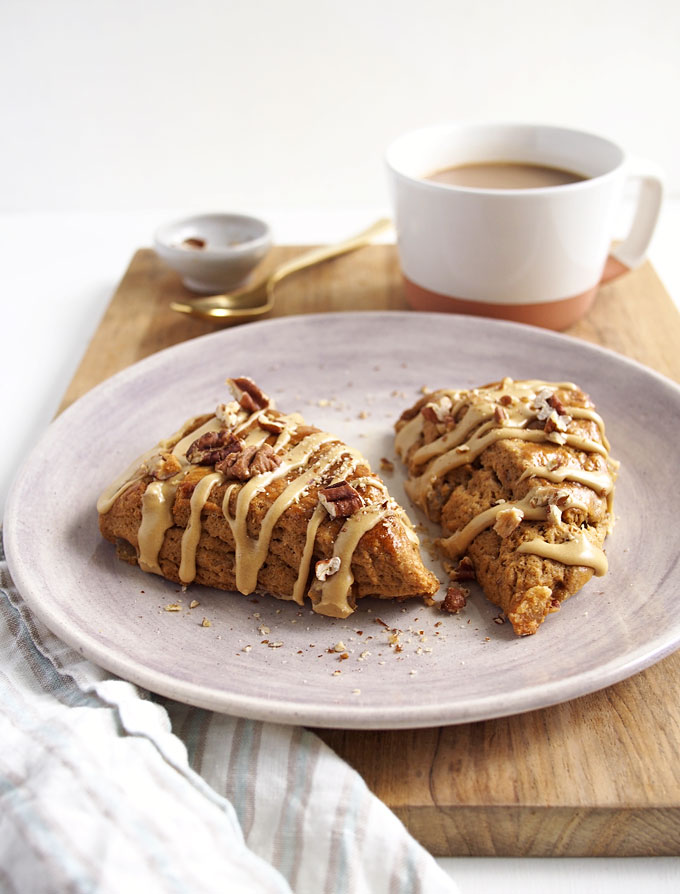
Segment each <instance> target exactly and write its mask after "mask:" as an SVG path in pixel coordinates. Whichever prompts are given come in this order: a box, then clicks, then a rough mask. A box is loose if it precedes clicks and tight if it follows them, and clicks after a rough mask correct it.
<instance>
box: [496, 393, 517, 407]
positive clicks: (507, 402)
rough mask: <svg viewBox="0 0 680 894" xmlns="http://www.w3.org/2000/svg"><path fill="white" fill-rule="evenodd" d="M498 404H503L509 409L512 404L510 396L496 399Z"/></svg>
mask: <svg viewBox="0 0 680 894" xmlns="http://www.w3.org/2000/svg"><path fill="white" fill-rule="evenodd" d="M498 403H499V404H503V406H504V407H511V406H512V405H513V403H514V399H513V396H512V394H502V395H501V396H500V397H499V398H498Z"/></svg>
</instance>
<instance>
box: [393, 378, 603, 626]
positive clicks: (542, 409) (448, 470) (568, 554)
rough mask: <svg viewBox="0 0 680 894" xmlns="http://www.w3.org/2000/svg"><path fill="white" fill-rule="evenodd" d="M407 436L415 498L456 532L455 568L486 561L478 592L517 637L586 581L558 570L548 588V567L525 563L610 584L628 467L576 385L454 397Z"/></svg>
mask: <svg viewBox="0 0 680 894" xmlns="http://www.w3.org/2000/svg"><path fill="white" fill-rule="evenodd" d="M396 428H397V435H396V441H395V443H396V450H397V453H398V454H399V455H400V456H401V458H402V459H403V460H404V462H405V463H406V464H407V466H408V472H409V480H408V481H407V483H406V491H407V493H408V495H409V497H410V498H411V499H412V500H413V502H414V503H415V504H416V505H418V506H419V507H420V508H421V509H422V510H423V511H424V512H425V513H426V515H428V517H429V518H431V519H432V520H433V521H436V522H439V523H440V524H441V525H442V527H443V529H444V533H445V536H443V537H442V538H441V539H439V540H438V541H437V546H438V547H439V549H440V550H441V552H442V553H443V554H444V556H445V557H446V558H447V559H449V560H456V559H459V558H460V557H461V556H463V555H465V554H466V553H468V554H469V555H470V556H471V558H472V559H473V561H475V560H476V561H475V565H476V567H477V578H478V580H480V583H481V584H482V586H483V587H484V589H485V591H486V593H487V595H488V596H489V598H490V599H491V600H492V601H494V602H497V604H499V605H501V607H503V608H504V610H506V612H507V613H508V615H509V617H510V619H511V621H512V622H513V626H514V627H515V629H516V631H517V632H519V633H533V632H535V630H536V629H537V627H538V624H539V623H541V621H542V620H543V617H544V616H545V614H547V613H548V612H549V611H552V610H556V609H557V608H558V607H559V603H560V602H561V601H563V600H564V599H565V598H566V597H567V596H568V595H571V593H573V592H575V590H576V589H578V588H579V587H580V586H581V585H582V583H583V582H585V581H581V582H580V583H579V585H578V586H576V583H577V580H576V578H577V577H578V575H577V573H576V572H575V571H574V570H572V571H571V572H567V573H565V572H559V573H557V574H556V573H555V567H554V566H551V567H550V572H549V574H547V576H546V581H547V578H550V581H549V583H550V586H547V585H545V584H546V581H544V580H543V579H542V578H541V573H542V571H541V567H540V562H534V563H528V564H527V562H526V561H523V559H520V560H519V561H518V560H517V559H516V558H514V557H515V556H520V557H524V556H534V557H536V558H537V559H539V560H542V559H547V560H551V561H552V562H553V563H559V564H560V565H561V566H569V567H570V568H571V569H576V568H580V569H582V571H583V572H585V576H586V578H587V576H589V575H591V574H592V573H595V574H597V575H602V574H605V573H606V571H607V559H606V556H605V553H604V551H603V549H602V542H603V541H604V537H605V536H606V534H607V533H609V532H610V531H611V527H612V524H613V514H612V508H613V507H612V501H613V491H614V481H615V478H616V474H617V469H618V463H616V462H615V461H614V460H612V459H611V458H610V456H609V443H608V441H607V437H606V434H605V427H604V422H603V420H602V418H601V417H600V416H599V415H598V413H597V412H596V411H595V409H594V407H593V405H592V403H591V402H590V401H589V400H588V398H587V396H586V395H585V394H584V393H583V392H582V391H581V390H580V389H579V388H578V387H577V386H576V385H574V384H572V383H571V382H557V383H555V382H545V381H541V380H530V381H513V380H512V379H504V380H503V381H502V382H497V383H493V384H491V385H488V386H484V387H482V388H475V389H471V390H463V389H460V390H455V389H450V390H448V389H442V390H439V391H435V392H432V393H431V394H428V395H427V396H426V397H424V398H422V399H421V400H420V401H419V402H418V403H417V404H416V405H415V406H414V407H413V408H412V409H411V410H408V411H406V413H404V414H403V416H402V417H401V419H400V420H399V422H398V423H397V426H396ZM492 532H493V533H492ZM494 563H495V567H494ZM494 574H495V575H496V579H494ZM503 576H505V578H507V580H503V581H501V578H503ZM583 576H584V575H583V574H581V577H583ZM530 591H531V595H530V597H528V598H525V594H526V593H528V592H530ZM538 603H540V605H539V604H538Z"/></svg>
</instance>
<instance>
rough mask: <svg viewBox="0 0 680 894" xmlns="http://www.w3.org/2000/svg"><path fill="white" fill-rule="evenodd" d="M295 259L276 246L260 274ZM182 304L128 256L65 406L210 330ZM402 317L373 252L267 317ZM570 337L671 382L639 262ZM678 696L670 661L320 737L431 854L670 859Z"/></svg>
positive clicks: (292, 291)
mask: <svg viewBox="0 0 680 894" xmlns="http://www.w3.org/2000/svg"><path fill="white" fill-rule="evenodd" d="M303 250H304V249H303V248H302V247H295V248H291V247H277V248H276V249H275V250H273V251H272V253H271V255H270V256H269V257H268V258H267V260H266V262H265V264H264V265H263V269H262V270H261V271H260V272H264V270H265V269H266V268H268V267H269V266H271V265H273V264H276V263H278V262H279V261H281V260H283V259H285V258H289V257H292V256H294V255H295V254H297V253H299V252H301V251H303ZM187 297H191V296H190V294H189V293H188V292H186V290H185V289H184V288H183V286H182V285H181V283H180V281H179V279H178V277H177V276H176V275H175V274H173V273H172V272H171V271H169V270H168V269H167V268H165V267H164V266H163V265H162V263H161V262H160V261H159V260H158V259H157V257H156V255H155V254H154V252H153V251H151V250H150V249H141V250H140V251H138V252H137V253H136V255H135V256H134V258H133V259H132V262H131V264H130V267H129V269H128V271H127V272H126V274H125V276H124V278H123V280H122V281H121V283H120V285H119V287H118V289H117V291H116V293H115V294H114V296H113V298H112V301H111V303H110V305H109V307H108V308H107V310H106V312H105V314H104V316H103V318H102V320H101V323H100V325H99V327H98V329H97V331H96V333H95V335H94V337H93V339H92V341H91V343H90V345H89V346H88V348H87V350H86V352H85V354H84V357H83V360H82V363H81V365H80V367H79V369H78V371H77V373H76V375H75V377H74V379H73V381H72V382H71V384H70V386H69V388H68V390H67V392H66V394H65V396H64V401H63V403H62V407H61V408H62V409H63V408H64V407H66V406H68V404H70V403H72V402H73V401H74V400H76V399H77V398H78V397H80V396H81V395H82V394H84V393H85V392H86V391H88V390H89V389H90V388H92V387H93V386H94V385H96V384H97V383H98V382H100V381H102V380H103V379H105V378H107V377H109V376H110V375H113V374H114V373H115V372H118V371H119V370H120V369H123V368H124V367H126V366H128V365H129V364H131V363H134V362H135V361H137V360H139V359H141V358H142V357H145V356H147V355H149V354H151V353H153V352H155V351H158V350H160V349H162V348H166V347H169V346H171V345H173V344H176V343H178V342H180V341H185V340H186V339H189V338H194V337H196V336H199V335H202V334H204V333H206V332H212V331H214V329H215V325H214V324H212V323H209V322H203V321H199V320H194V319H189V318H187V317H185V316H181V315H179V314H177V313H175V312H173V311H171V310H170V309H169V307H168V304H169V302H170V301H171V300H173V299H186V298H187ZM404 309H407V305H406V301H405V299H404V295H403V291H402V287H401V280H400V274H399V269H398V264H397V259H396V252H395V249H394V247H393V246H390V245H383V246H371V247H369V248H366V249H362V250H361V251H358V252H356V253H354V254H352V255H348V256H345V257H342V258H338V259H336V260H334V261H329V262H327V263H326V264H324V265H322V266H320V267H318V268H316V269H312V270H308V271H305V272H303V273H300V274H298V275H296V276H294V277H292V278H291V279H290V280H288V281H286V282H283V283H282V284H281V285H280V286H279V288H278V289H277V293H276V306H275V308H274V311H273V313H272V314H271V315H272V316H283V315H289V314H300V313H318V312H323V311H357V310H404ZM567 334H569V335H572V336H574V337H577V338H581V339H585V340H586V341H590V342H593V343H595V344H599V345H603V346H605V347H607V348H611V349H612V350H614V351H617V352H619V353H622V354H626V355H628V356H629V357H633V358H634V359H636V360H638V361H639V362H641V363H644V364H645V365H647V366H650V367H652V368H654V369H656V370H658V371H659V372H661V373H663V374H665V375H666V376H668V377H670V378H672V379H674V380H675V381H680V314H678V312H677V310H676V308H675V306H674V304H673V302H672V301H671V300H670V298H669V296H668V295H667V294H666V292H665V290H664V288H663V286H662V284H661V283H660V281H659V279H658V277H657V276H656V274H655V272H654V270H653V269H652V267H651V266H650V265H649V264H645V265H644V266H643V267H641V268H640V269H639V270H636V271H633V272H631V273H628V274H626V275H625V276H623V277H621V278H620V279H617V280H615V281H613V282H610V283H608V284H607V285H605V286H603V287H602V288H601V289H600V290H599V292H598V295H597V298H596V301H595V304H594V306H593V308H592V310H591V311H590V313H589V314H588V316H587V317H586V318H585V319H583V320H582V321H580V322H579V323H578V324H577V325H576V326H575V327H573V328H572V329H570V330H568V333H567ZM679 596H680V594H679ZM451 685H452V686H455V680H452V681H451ZM678 692H680V653H676V654H675V655H671V656H670V657H669V658H666V659H665V660H664V661H662V662H660V663H659V664H657V665H655V666H654V667H652V668H649V669H648V670H646V671H644V672H642V673H639V674H637V675H636V676H634V677H632V678H630V679H629V680H626V681H624V682H622V683H618V684H616V685H614V686H611V687H609V688H607V689H605V690H603V691H601V692H597V693H594V694H592V695H589V696H585V697H583V698H580V699H576V700H574V701H571V702H568V703H566V704H563V705H557V706H555V707H552V708H547V709H544V710H541V711H534V712H531V713H528V714H522V715H518V716H515V717H507V718H501V719H499V720H491V721H485V722H479V723H472V724H465V725H461V726H447V727H441V728H439V729H426V730H396V731H386V732H385V731H366V732H361V731H345V730H317V732H318V734H319V735H320V736H321V738H322V739H324V741H325V742H327V743H328V744H329V745H330V746H331V747H332V748H334V749H335V750H336V751H337V752H338V753H339V754H340V755H342V757H344V758H345V759H346V760H347V761H348V762H349V763H350V764H351V765H352V766H354V767H355V768H356V769H357V770H358V771H359V772H360V773H361V774H362V776H363V778H364V779H365V780H366V782H367V784H368V786H369V787H370V788H371V789H372V790H373V791H374V792H375V793H376V794H377V795H378V797H380V798H381V799H382V800H383V801H384V802H385V803H386V804H387V805H388V806H389V807H390V808H391V809H392V810H394V811H395V813H396V814H397V815H398V816H399V817H400V818H401V819H402V820H403V822H404V823H405V824H406V826H407V827H408V828H409V829H410V831H411V832H412V833H413V834H414V835H415V837H416V838H418V839H419V840H420V841H421V842H422V843H423V844H424V845H425V846H426V847H427V848H428V849H429V850H430V851H431V852H432V853H433V854H435V855H437V856H456V855H478V856H484V855H488V856H501V855H505V856H508V855H509V856H604V855H608V856H652V855H654V856H661V855H678V854H680V704H679V703H678V701H679V700H678Z"/></svg>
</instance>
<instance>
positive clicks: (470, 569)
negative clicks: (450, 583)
mask: <svg viewBox="0 0 680 894" xmlns="http://www.w3.org/2000/svg"><path fill="white" fill-rule="evenodd" d="M451 580H477V575H476V574H475V566H474V564H473V562H472V559H471V558H470V556H463V558H462V559H461V560H460V562H459V563H458V567H457V568H456V569H455V571H454V572H453V574H452V575H451Z"/></svg>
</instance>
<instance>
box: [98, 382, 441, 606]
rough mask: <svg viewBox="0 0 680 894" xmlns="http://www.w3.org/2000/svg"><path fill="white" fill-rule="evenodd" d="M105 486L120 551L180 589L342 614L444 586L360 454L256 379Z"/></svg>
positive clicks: (427, 596)
mask: <svg viewBox="0 0 680 894" xmlns="http://www.w3.org/2000/svg"><path fill="white" fill-rule="evenodd" d="M229 383H230V386H231V388H232V391H233V394H234V400H232V401H230V402H229V403H226V404H222V405H220V406H219V407H218V408H217V410H216V412H215V413H211V414H208V415H205V416H198V417H196V418H194V419H191V420H189V421H188V422H187V423H185V425H184V426H182V428H181V429H180V430H179V431H178V432H177V433H176V434H174V435H172V436H171V437H170V438H168V439H167V440H165V441H161V442H160V443H159V444H157V445H156V446H155V447H154V448H153V449H151V450H150V451H149V452H148V453H147V454H145V455H144V456H142V457H140V458H139V459H138V460H137V461H135V462H134V463H133V465H132V466H131V467H130V468H129V469H128V470H127V471H126V472H125V473H124V474H123V475H122V476H121V477H120V478H119V479H118V480H117V481H115V482H113V484H112V485H111V486H110V487H109V488H108V489H107V490H106V492H105V493H104V494H102V496H101V497H100V499H99V501H98V503H97V509H98V511H99V527H100V530H101V533H102V534H103V536H104V537H105V538H106V539H107V540H110V541H111V542H113V543H115V544H116V545H117V548H118V555H119V556H120V558H122V559H124V560H126V561H129V562H131V563H136V564H138V565H139V567H140V568H141V569H142V570H144V571H148V572H152V573H155V574H159V575H161V576H163V577H166V578H168V579H169V580H172V581H176V582H177V583H180V584H184V585H187V584H191V583H193V582H196V583H199V584H205V585H206V586H209V587H216V588H219V589H222V590H236V591H239V592H240V593H243V594H250V593H255V592H266V593H269V594H271V595H273V596H276V597H278V598H279V599H285V600H293V601H295V602H297V603H298V604H299V605H302V604H303V603H304V600H305V597H306V596H308V597H309V599H310V600H311V603H312V608H313V609H314V611H316V612H318V613H319V614H322V615H328V616H331V617H338V618H344V617H347V616H348V615H349V614H351V613H352V612H353V611H354V609H355V607H356V600H357V599H359V598H362V597H364V596H375V597H378V598H396V599H399V600H401V599H406V598H407V597H419V598H421V599H424V600H425V601H430V600H431V598H432V596H433V595H434V594H435V593H436V592H437V589H438V588H439V581H438V580H437V579H436V577H435V576H434V575H433V574H432V573H431V572H430V571H428V570H427V569H426V568H425V567H424V565H423V563H422V560H421V557H420V551H419V547H418V538H417V535H416V533H415V531H414V529H413V526H412V524H411V522H410V521H409V519H408V517H407V516H406V513H405V512H404V510H403V509H402V508H401V507H400V506H398V505H397V503H395V501H394V500H392V498H391V497H390V495H389V493H388V492H387V488H386V487H385V485H384V483H383V482H382V481H381V480H380V478H378V477H377V476H376V475H374V474H373V473H372V472H371V469H370V468H369V466H368V463H367V462H366V460H365V459H364V458H363V457H362V456H361V454H360V453H359V452H358V451H357V450H354V449H353V448H351V447H348V446H347V445H346V444H344V443H343V442H342V441H341V440H340V439H339V438H337V437H336V436H334V435H332V434H329V433H327V432H322V431H320V430H319V429H317V428H313V427H311V426H308V425H305V423H304V421H303V420H302V418H301V417H300V416H299V415H297V414H294V415H285V414H284V413H281V412H279V411H278V410H276V409H275V408H274V406H273V403H272V401H271V400H270V399H269V398H268V397H267V395H265V394H264V393H263V392H262V391H261V389H260V388H259V387H258V386H257V385H256V384H255V383H254V382H253V381H252V380H251V379H248V378H245V377H241V378H236V379H230V380H229Z"/></svg>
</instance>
